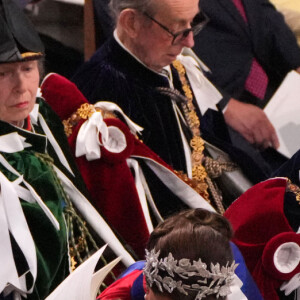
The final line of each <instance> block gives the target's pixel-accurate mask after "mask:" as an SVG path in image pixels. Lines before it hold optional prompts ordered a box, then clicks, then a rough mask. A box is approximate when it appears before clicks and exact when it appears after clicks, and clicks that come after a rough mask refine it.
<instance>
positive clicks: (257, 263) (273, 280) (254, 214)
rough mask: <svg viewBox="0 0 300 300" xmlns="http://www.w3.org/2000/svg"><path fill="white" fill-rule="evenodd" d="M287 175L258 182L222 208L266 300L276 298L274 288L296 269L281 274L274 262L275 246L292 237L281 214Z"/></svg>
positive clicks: (290, 239) (293, 234) (293, 236)
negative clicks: (228, 205)
mask: <svg viewBox="0 0 300 300" xmlns="http://www.w3.org/2000/svg"><path fill="white" fill-rule="evenodd" d="M286 186H287V179H285V178H274V179H270V180H267V181H264V182H261V183H259V184H257V185H255V186H254V187H252V188H250V189H249V190H248V191H246V192H245V193H244V194H243V195H242V196H240V197H239V198H238V199H237V200H236V201H235V202H234V203H233V204H232V205H231V206H230V207H229V208H228V209H227V211H226V212H225V217H227V218H228V219H229V221H230V222H231V224H232V227H233V229H234V232H235V233H234V238H233V242H234V243H235V244H236V245H237V246H238V247H239V249H240V251H241V252H242V254H243V256H244V259H245V262H246V265H247V267H248V269H249V271H250V272H251V274H252V276H253V278H254V280H255V281H256V283H257V285H258V288H259V289H260V291H261V293H262V296H263V298H264V299H265V300H276V299H279V298H278V295H277V292H276V291H277V290H278V288H279V287H280V286H281V284H282V283H283V282H284V281H285V280H289V279H290V278H292V277H293V275H294V274H295V273H297V272H299V268H297V270H294V271H293V272H291V273H288V274H283V273H281V272H279V271H278V270H277V268H276V267H275V265H274V262H273V256H274V253H275V251H276V249H277V248H278V247H279V246H280V245H281V244H283V243H286V242H290V241H295V242H296V243H298V244H299V238H298V237H297V234H296V233H294V232H293V229H292V228H291V227H290V225H289V223H288V220H287V219H286V217H285V214H284V210H283V208H284V206H283V205H284V195H285V192H286Z"/></svg>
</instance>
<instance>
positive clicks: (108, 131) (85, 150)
mask: <svg viewBox="0 0 300 300" xmlns="http://www.w3.org/2000/svg"><path fill="white" fill-rule="evenodd" d="M99 133H101V139H102V143H100V141H99ZM100 146H103V147H104V148H106V149H107V150H108V151H110V152H112V153H120V152H122V151H123V150H124V149H125V148H126V146H127V143H126V138H125V135H124V133H123V132H122V131H121V130H120V129H119V128H117V127H115V126H109V127H108V126H107V125H106V124H105V122H104V121H103V117H102V114H101V112H96V111H95V112H94V113H93V115H92V116H91V117H90V118H89V119H87V120H86V121H85V122H84V123H83V124H82V126H81V127H80V129H79V132H78V135H77V140H76V151H75V155H76V157H79V156H82V155H85V156H86V159H87V160H88V161H91V160H95V159H99V158H100V157H101V150H100Z"/></svg>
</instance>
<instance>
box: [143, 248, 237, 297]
mask: <svg viewBox="0 0 300 300" xmlns="http://www.w3.org/2000/svg"><path fill="white" fill-rule="evenodd" d="M159 254H160V251H158V252H156V251H155V250H154V249H152V250H151V251H150V252H149V251H148V250H146V265H145V267H144V275H145V276H146V281H147V284H148V285H149V286H150V287H152V286H153V284H154V283H155V284H156V286H157V288H158V289H159V290H160V291H161V292H163V289H164V290H166V291H167V292H169V293H172V292H173V290H174V289H177V290H178V291H179V292H180V293H182V294H185V295H188V291H198V294H197V295H196V297H195V300H201V299H202V298H205V297H206V296H208V295H211V294H216V296H217V298H218V297H220V296H222V297H225V296H227V295H229V294H230V293H231V291H230V285H231V284H232V282H233V278H234V271H235V269H236V267H237V266H238V264H236V263H235V261H233V262H232V264H231V265H230V266H228V263H227V265H226V266H225V267H224V266H222V267H221V266H220V264H219V263H217V264H215V265H214V264H211V265H210V270H208V268H207V265H206V264H205V263H203V262H202V261H201V259H200V258H199V260H198V261H195V260H194V261H193V263H191V262H190V260H189V259H187V258H182V259H180V260H175V259H174V257H173V255H172V253H169V255H168V257H164V258H161V259H158V257H159ZM160 271H164V272H166V273H168V275H169V276H165V277H162V276H160V275H159V272H160ZM175 275H177V276H178V277H180V278H182V279H188V278H190V277H194V276H195V277H200V279H195V283H194V284H191V285H189V284H185V283H184V282H183V281H182V280H177V281H176V280H174V276H175Z"/></svg>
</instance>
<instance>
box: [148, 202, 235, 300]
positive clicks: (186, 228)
mask: <svg viewBox="0 0 300 300" xmlns="http://www.w3.org/2000/svg"><path fill="white" fill-rule="evenodd" d="M232 234H233V232H232V228H231V225H230V223H229V221H228V220H227V219H226V218H225V217H223V216H222V215H220V214H217V213H214V212H210V211H208V210H205V209H201V208H197V209H192V210H186V211H182V212H180V213H179V214H177V215H174V216H172V217H169V218H168V219H166V220H165V221H164V222H162V223H161V224H159V225H158V226H157V227H156V228H155V229H154V231H153V232H152V233H151V235H150V238H149V240H148V244H147V249H148V250H149V251H150V250H152V249H155V250H156V251H158V250H160V256H159V257H160V258H163V257H167V256H168V254H169V253H172V255H173V257H174V258H175V259H178V260H179V259H182V258H188V259H190V260H191V262H192V261H193V260H198V259H199V258H201V260H202V262H205V263H206V264H207V266H208V267H210V264H211V263H213V264H216V263H219V264H220V265H221V266H226V264H227V263H229V264H231V263H232V261H233V255H232V252H231V247H230V243H229V241H230V239H231V237H232ZM160 273H161V271H160ZM166 275H167V274H161V276H163V277H164V276H166ZM178 280H180V279H178ZM181 280H182V279H181ZM191 280H195V279H191ZM191 280H190V281H189V280H187V281H185V282H186V283H188V284H191V283H192V282H191ZM151 289H152V290H153V292H154V293H159V290H158V289H157V287H156V286H155V284H154V285H153V286H152V287H151ZM196 294H197V293H195V292H191V293H189V295H188V296H185V295H184V294H181V293H179V292H177V291H175V290H174V291H173V293H171V294H169V293H167V292H166V295H167V296H168V297H170V298H172V299H184V300H188V299H194V298H195V296H196ZM206 299H216V298H214V297H207V298H206Z"/></svg>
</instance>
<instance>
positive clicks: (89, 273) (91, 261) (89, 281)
mask: <svg viewBox="0 0 300 300" xmlns="http://www.w3.org/2000/svg"><path fill="white" fill-rule="evenodd" d="M105 248H106V246H103V247H102V248H101V249H99V250H98V251H97V252H96V253H94V254H93V255H92V256H91V257H89V258H88V259H87V260H86V261H85V262H84V263H82V264H81V265H80V266H79V267H78V268H77V269H76V270H75V271H74V272H72V273H71V274H70V275H69V276H68V277H67V278H66V279H65V280H64V281H63V282H62V283H61V284H60V285H59V286H58V287H57V288H56V289H55V290H54V291H53V292H52V293H51V294H50V295H49V296H48V297H47V298H46V299H45V300H65V299H72V300H95V299H96V297H97V292H98V290H99V287H100V285H101V283H102V281H103V280H104V279H105V277H106V275H107V274H108V273H109V272H110V271H111V269H112V268H113V267H114V266H115V265H116V264H117V263H118V262H119V261H120V260H121V257H118V258H116V259H115V260H113V261H112V262H111V263H109V264H107V265H106V266H104V267H103V268H102V269H100V270H99V271H97V272H96V273H94V271H95V267H96V264H97V262H98V261H99V258H100V256H101V255H102V253H103V251H104V250H105Z"/></svg>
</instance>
